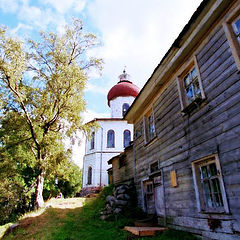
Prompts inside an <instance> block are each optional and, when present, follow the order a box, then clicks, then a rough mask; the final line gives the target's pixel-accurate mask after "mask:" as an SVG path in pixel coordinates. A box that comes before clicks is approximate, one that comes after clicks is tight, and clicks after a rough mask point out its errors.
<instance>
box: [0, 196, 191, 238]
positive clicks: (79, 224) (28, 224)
mask: <svg viewBox="0 0 240 240" xmlns="http://www.w3.org/2000/svg"><path fill="white" fill-rule="evenodd" d="M82 203H83V201H82V199H66V200H54V201H52V202H51V203H50V205H51V206H52V207H51V208H48V209H46V211H45V212H43V213H42V214H40V215H39V216H34V217H31V216H30V217H29V216H28V217H26V218H24V219H22V220H21V221H20V222H19V223H20V226H19V227H18V228H16V229H15V230H14V231H13V232H12V233H10V234H8V235H7V236H5V237H4V238H3V240H9V239H24V240H30V239H31V240H79V239H83V240H112V239H114V240H126V239H133V237H132V236H130V235H129V234H128V233H127V232H125V231H123V230H122V228H123V226H125V225H128V224H129V223H130V221H131V220H129V219H126V218H121V219H118V220H115V221H112V222H106V221H101V220H100V219H99V210H100V209H101V208H102V207H103V205H104V201H103V199H101V198H97V199H93V200H90V201H88V203H87V204H86V205H85V206H84V207H81V205H82ZM66 207H67V208H66ZM134 239H136V240H137V239H139V240H140V239H142V238H134ZM144 239H145V240H146V238H144ZM147 239H152V240H153V239H154V240H155V239H158V240H178V239H179V240H180V239H181V240H182V239H184V240H193V239H194V238H193V237H192V236H190V235H189V234H186V233H183V232H179V231H177V232H176V231H173V230H171V231H167V232H165V233H164V234H162V235H161V236H156V237H154V238H147Z"/></svg>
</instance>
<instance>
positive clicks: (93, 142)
mask: <svg viewBox="0 0 240 240" xmlns="http://www.w3.org/2000/svg"><path fill="white" fill-rule="evenodd" d="M94 145H95V132H93V133H92V136H91V149H94Z"/></svg>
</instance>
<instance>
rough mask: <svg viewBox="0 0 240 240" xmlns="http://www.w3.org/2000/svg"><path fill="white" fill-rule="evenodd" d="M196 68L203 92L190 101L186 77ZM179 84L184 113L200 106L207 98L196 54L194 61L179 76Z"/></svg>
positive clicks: (200, 88)
mask: <svg viewBox="0 0 240 240" xmlns="http://www.w3.org/2000/svg"><path fill="white" fill-rule="evenodd" d="M194 68H195V70H196V74H197V81H198V84H199V90H200V93H201V97H196V98H194V100H193V101H192V102H191V103H189V102H188V99H187V96H186V95H187V93H186V88H185V86H184V78H185V77H186V76H187V75H188V74H189V73H190V72H191V71H192V70H193V69H194ZM177 86H178V92H179V97H180V104H181V110H182V112H183V113H188V112H191V111H192V110H194V109H195V108H196V107H198V106H199V105H200V104H201V103H202V101H203V100H204V99H205V98H206V96H205V93H204V91H203V84H202V80H201V76H200V70H199V67H198V63H197V57H196V56H195V55H194V56H193V59H192V61H191V62H190V63H189V64H188V65H187V67H186V68H185V70H184V71H183V72H182V73H181V74H180V75H179V76H178V78H177Z"/></svg>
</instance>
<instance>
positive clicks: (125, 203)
mask: <svg viewBox="0 0 240 240" xmlns="http://www.w3.org/2000/svg"><path fill="white" fill-rule="evenodd" d="M127 204H128V201H124V200H117V201H116V206H126V205H127Z"/></svg>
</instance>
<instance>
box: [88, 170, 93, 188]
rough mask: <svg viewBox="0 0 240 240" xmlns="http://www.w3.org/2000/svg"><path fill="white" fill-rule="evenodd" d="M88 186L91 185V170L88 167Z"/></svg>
mask: <svg viewBox="0 0 240 240" xmlns="http://www.w3.org/2000/svg"><path fill="white" fill-rule="evenodd" d="M87 184H88V185H91V184H92V168H91V167H89V168H88V183H87Z"/></svg>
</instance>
